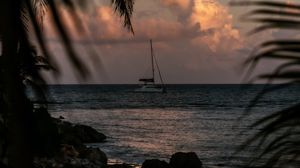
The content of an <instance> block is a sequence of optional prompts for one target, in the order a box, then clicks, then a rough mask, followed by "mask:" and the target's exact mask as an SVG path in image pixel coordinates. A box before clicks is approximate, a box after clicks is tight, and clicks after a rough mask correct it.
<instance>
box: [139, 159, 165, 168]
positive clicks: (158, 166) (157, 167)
mask: <svg viewBox="0 0 300 168" xmlns="http://www.w3.org/2000/svg"><path fill="white" fill-rule="evenodd" d="M142 168H171V166H170V165H169V164H168V163H167V162H166V161H162V160H158V159H151V160H145V161H144V163H143V165H142Z"/></svg>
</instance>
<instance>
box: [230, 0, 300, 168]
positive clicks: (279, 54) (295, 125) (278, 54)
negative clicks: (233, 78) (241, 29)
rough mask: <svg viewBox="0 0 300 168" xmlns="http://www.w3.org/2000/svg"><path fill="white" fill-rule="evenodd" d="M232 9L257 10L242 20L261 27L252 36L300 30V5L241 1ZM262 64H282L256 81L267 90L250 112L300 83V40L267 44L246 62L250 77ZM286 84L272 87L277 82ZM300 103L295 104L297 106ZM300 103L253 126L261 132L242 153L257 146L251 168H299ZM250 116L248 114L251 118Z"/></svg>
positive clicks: (246, 145)
mask: <svg viewBox="0 0 300 168" xmlns="http://www.w3.org/2000/svg"><path fill="white" fill-rule="evenodd" d="M231 5H237V6H252V7H253V8H254V9H253V10H251V11H250V12H248V13H246V14H244V15H243V16H242V19H243V20H244V21H250V22H254V23H258V24H259V26H258V27H257V28H254V29H253V30H252V31H250V33H249V34H254V33H259V32H261V31H265V30H268V29H278V30H295V33H296V34H297V33H299V32H297V31H298V30H299V28H300V5H299V4H295V3H294V4H290V3H286V2H285V1H283V0H282V1H271V0H264V1H263V0H258V1H254V0H253V1H251V0H247V1H239V2H236V1H235V2H232V3H231ZM262 60H267V61H268V60H280V61H281V62H280V63H279V64H278V65H277V66H276V67H274V70H272V71H271V72H265V73H262V74H259V75H256V76H254V77H253V79H252V81H256V80H260V79H266V80H267V81H268V83H267V85H266V86H265V87H264V89H263V90H262V91H261V92H260V93H258V94H257V96H256V97H255V98H254V99H253V100H252V101H251V103H250V105H249V107H248V109H247V111H248V112H249V111H250V110H251V108H252V107H254V106H255V105H256V104H257V103H258V102H259V101H260V99H261V98H262V97H264V96H265V95H266V94H269V93H273V92H277V91H278V90H279V89H282V88H286V87H289V86H291V85H293V86H295V84H299V83H300V69H299V66H300V40H298V39H297V36H295V37H293V38H286V39H274V40H270V41H266V42H263V43H262V44H261V45H259V46H258V47H257V50H256V51H255V52H253V54H252V55H251V56H250V57H249V58H248V59H247V60H246V61H245V62H244V65H246V66H248V69H247V72H248V73H247V74H251V73H253V71H255V68H256V66H257V65H258V64H259V63H260V62H261V61H262ZM277 81H281V82H284V83H282V84H280V85H271V84H272V83H273V82H277ZM297 101H299V100H295V103H296V102H297ZM299 111H300V103H299V102H298V104H295V105H293V106H291V107H288V108H286V109H282V110H279V111H277V112H274V113H272V114H270V115H268V116H266V117H264V118H262V119H259V120H258V121H256V122H255V123H253V124H252V125H251V126H250V128H252V129H253V128H259V129H260V131H259V132H258V133H256V134H255V135H253V136H252V137H251V138H249V139H248V140H247V141H246V142H245V143H244V144H243V145H241V148H240V149H239V150H238V152H241V151H243V150H245V149H246V148H248V147H249V145H250V144H252V145H256V150H255V151H256V153H255V154H254V156H255V157H254V159H253V160H251V161H250V162H249V163H248V166H250V167H281V166H283V165H284V166H283V167H299V165H300V164H299V158H300V143H299V139H300V113H299ZM248 112H247V113H246V114H248Z"/></svg>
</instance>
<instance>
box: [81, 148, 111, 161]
mask: <svg viewBox="0 0 300 168" xmlns="http://www.w3.org/2000/svg"><path fill="white" fill-rule="evenodd" d="M79 158H84V159H87V160H89V161H90V162H94V163H96V162H101V163H103V164H105V165H106V164H107V156H106V154H105V153H104V152H103V151H101V150H100V149H99V148H83V149H81V150H80V151H79Z"/></svg>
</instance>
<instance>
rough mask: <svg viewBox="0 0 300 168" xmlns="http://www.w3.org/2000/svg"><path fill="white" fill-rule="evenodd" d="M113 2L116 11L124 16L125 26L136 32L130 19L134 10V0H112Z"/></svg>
mask: <svg viewBox="0 0 300 168" xmlns="http://www.w3.org/2000/svg"><path fill="white" fill-rule="evenodd" d="M111 3H112V4H113V5H114V8H115V11H117V12H118V13H119V14H120V16H122V17H124V26H125V27H126V28H127V29H128V30H130V31H131V32H132V33H134V31H133V27H132V24H131V19H130V18H131V16H132V12H133V5H134V0H111Z"/></svg>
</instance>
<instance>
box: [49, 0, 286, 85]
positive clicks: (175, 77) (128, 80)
mask: <svg viewBox="0 0 300 168" xmlns="http://www.w3.org/2000/svg"><path fill="white" fill-rule="evenodd" d="M228 2H229V1H228V0H151V1H149V0H136V1H135V5H134V14H133V17H132V25H133V29H134V34H132V33H131V32H130V31H128V30H127V29H126V28H124V27H123V23H122V18H120V17H119V16H118V15H117V14H116V13H115V12H114V10H113V8H112V7H111V5H110V1H109V0H102V1H100V0H99V1H98V3H97V4H94V5H93V6H92V7H87V8H86V9H84V10H78V13H79V15H80V18H81V23H82V25H83V27H84V32H85V33H82V32H80V31H78V30H77V29H76V28H78V25H76V24H73V22H72V17H70V15H68V10H67V9H66V8H64V7H61V16H62V18H63V20H64V23H65V25H66V28H67V30H68V32H69V35H70V37H72V40H73V44H74V46H75V47H76V51H77V52H78V54H79V55H80V58H81V59H82V60H83V61H84V62H85V64H86V65H87V67H88V68H89V70H90V78H88V79H86V80H85V81H82V80H78V78H77V75H76V73H74V69H73V68H72V66H71V65H70V63H69V60H68V59H67V57H66V56H65V55H66V54H65V52H64V49H63V48H62V47H61V44H60V40H59V38H58V36H57V34H56V32H55V30H54V28H53V27H52V26H51V17H49V16H46V18H45V21H44V27H45V33H46V35H47V41H48V44H49V47H50V49H51V52H53V53H54V55H55V58H56V59H55V60H56V62H57V64H58V65H59V68H60V70H61V75H60V76H59V77H53V76H52V75H51V74H49V73H47V72H46V73H45V76H46V77H47V79H48V82H49V83H60V84H74V83H89V84H136V83H138V79H139V78H141V77H147V76H148V75H149V74H150V44H149V40H150V39H152V40H153V47H154V53H155V56H156V58H157V60H158V64H159V67H160V70H161V73H162V76H163V79H164V82H165V83H170V84H228V83H233V84H239V83H244V82H245V80H243V76H244V75H243V69H244V68H243V64H242V62H243V61H244V60H245V59H246V58H247V57H248V56H249V54H250V52H251V51H252V50H253V49H254V47H255V46H256V45H258V44H259V43H260V42H262V41H264V40H266V39H270V38H273V37H274V36H275V35H280V33H281V32H274V31H273V32H270V31H268V32H263V33H260V34H258V35H253V36H247V35H246V33H247V32H248V31H249V30H251V28H254V27H255V25H254V24H249V23H244V22H242V21H241V20H240V19H239V18H240V17H241V15H242V14H244V13H245V11H247V10H249V9H248V8H247V7H231V6H228ZM92 52H94V53H96V55H97V56H95V54H90V53H92ZM273 64H276V63H272V62H268V64H267V66H264V65H262V66H259V67H258V68H257V69H258V73H259V72H263V71H265V70H269V69H271V67H273Z"/></svg>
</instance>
